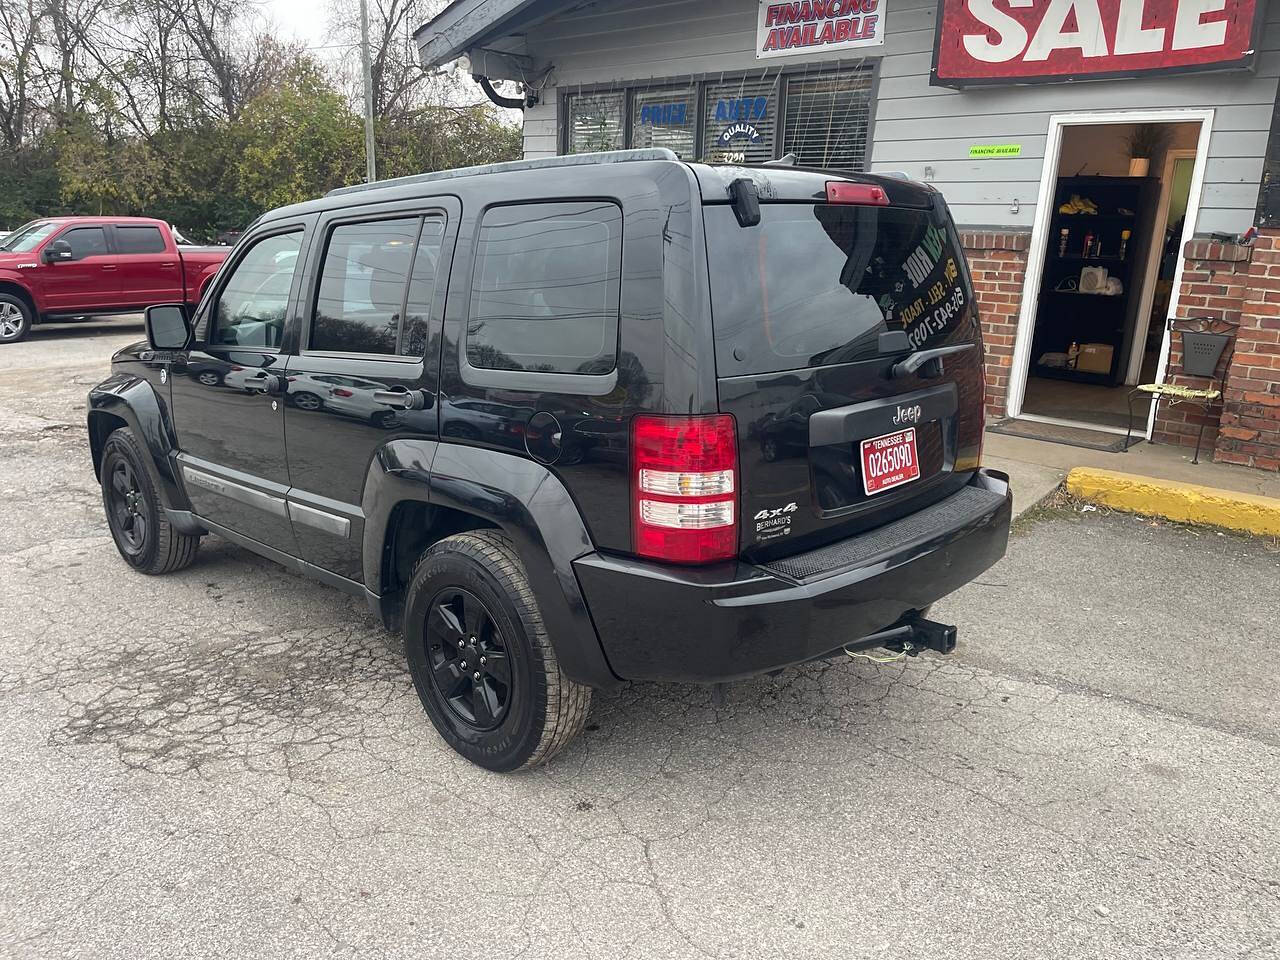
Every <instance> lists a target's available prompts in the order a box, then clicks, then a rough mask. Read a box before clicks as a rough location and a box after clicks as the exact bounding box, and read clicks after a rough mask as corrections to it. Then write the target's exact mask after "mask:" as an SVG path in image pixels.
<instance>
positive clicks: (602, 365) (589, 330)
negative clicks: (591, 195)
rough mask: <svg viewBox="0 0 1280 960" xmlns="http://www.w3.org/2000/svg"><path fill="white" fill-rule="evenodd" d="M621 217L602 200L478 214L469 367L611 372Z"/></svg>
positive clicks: (507, 209) (552, 371)
mask: <svg viewBox="0 0 1280 960" xmlns="http://www.w3.org/2000/svg"><path fill="white" fill-rule="evenodd" d="M621 274H622V211H621V210H620V209H619V208H618V207H617V205H615V204H612V203H609V202H607V201H595V200H593V201H584V202H574V203H536V204H518V205H514V206H505V207H493V208H491V209H489V210H488V211H486V212H485V214H484V218H483V220H482V221H481V224H480V232H479V237H478V240H477V245H476V263H475V273H474V274H473V276H472V282H471V317H470V321H469V323H468V325H467V361H468V362H469V363H470V364H471V365H472V366H473V367H487V368H489V369H493V370H531V371H537V372H545V373H587V374H599V373H608V372H609V371H610V370H612V369H613V366H614V360H615V354H616V348H617V341H618V305H619V296H620V292H621Z"/></svg>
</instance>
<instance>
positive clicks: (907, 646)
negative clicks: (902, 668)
mask: <svg viewBox="0 0 1280 960" xmlns="http://www.w3.org/2000/svg"><path fill="white" fill-rule="evenodd" d="M872 647H884V648H885V649H886V650H892V651H893V652H894V653H905V654H907V655H908V656H912V657H918V656H919V655H920V652H921V651H922V650H933V651H935V652H937V653H953V652H955V649H956V628H955V627H954V626H951V625H950V624H946V623H935V622H934V621H933V620H925V619H917V620H911V621H909V622H907V623H904V624H903V625H902V626H900V627H890V628H889V629H888V630H881V631H880V632H879V633H873V634H871V636H869V637H863V638H862V639H861V640H855V641H854V642H853V643H847V644H845V646H844V649H845V650H846V651H855V650H869V649H871V648H872Z"/></svg>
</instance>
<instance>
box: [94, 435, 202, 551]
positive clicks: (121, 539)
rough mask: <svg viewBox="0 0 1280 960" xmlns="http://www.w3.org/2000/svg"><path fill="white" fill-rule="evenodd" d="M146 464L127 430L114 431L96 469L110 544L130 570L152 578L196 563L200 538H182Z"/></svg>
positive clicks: (195, 535)
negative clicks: (113, 543) (166, 510)
mask: <svg viewBox="0 0 1280 960" xmlns="http://www.w3.org/2000/svg"><path fill="white" fill-rule="evenodd" d="M146 463H147V454H146V453H144V452H143V450H142V447H141V446H139V444H138V441H137V440H136V439H135V438H134V436H133V434H132V433H131V432H130V431H129V428H128V427H121V428H120V429H118V430H115V431H112V433H111V435H110V436H108V437H107V439H106V442H105V443H104V444H103V445H102V460H101V461H100V463H99V465H98V476H99V478H100V480H101V483H102V506H103V509H104V510H105V511H106V514H107V526H108V528H109V529H110V530H111V539H112V540H113V541H115V545H116V549H117V550H119V551H120V556H122V557H123V558H124V559H125V562H126V563H128V564H129V566H131V567H133V568H134V569H135V570H139V571H141V572H142V573H146V574H151V575H155V574H161V573H173V572H174V571H176V570H181V569H183V568H184V567H188V566H190V565H191V563H192V562H193V561H194V560H195V558H196V551H197V550H198V549H199V547H200V536H201V534H200V533H181V532H180V531H179V530H177V529H176V528H175V527H174V526H173V524H172V523H170V522H169V518H168V516H167V515H166V514H165V511H164V504H163V503H162V502H161V500H160V495H159V493H158V491H157V489H156V483H155V480H154V479H153V478H152V476H151V474H150V473H149V472H148V470H147V466H146ZM202 532H203V531H201V533H202Z"/></svg>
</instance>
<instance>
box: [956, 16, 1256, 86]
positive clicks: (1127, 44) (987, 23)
mask: <svg viewBox="0 0 1280 960" xmlns="http://www.w3.org/2000/svg"><path fill="white" fill-rule="evenodd" d="M1256 4H1257V0H1047V2H1046V0H943V12H942V22H941V23H940V24H939V29H938V32H937V40H936V46H935V49H934V68H933V82H934V83H937V84H944V85H950V86H964V85H966V84H968V83H999V82H1013V81H1016V80H1025V79H1033V78H1051V77H1052V78H1059V77H1088V76H1109V75H1112V74H1119V73H1125V74H1131V73H1135V72H1142V71H1146V70H1174V69H1176V70H1189V69H1225V68H1228V67H1244V66H1248V65H1249V63H1250V61H1251V59H1252V57H1253V50H1254V43H1253V39H1254V38H1253V33H1254V30H1255V21H1256V19H1257V18H1256V13H1257V6H1256Z"/></svg>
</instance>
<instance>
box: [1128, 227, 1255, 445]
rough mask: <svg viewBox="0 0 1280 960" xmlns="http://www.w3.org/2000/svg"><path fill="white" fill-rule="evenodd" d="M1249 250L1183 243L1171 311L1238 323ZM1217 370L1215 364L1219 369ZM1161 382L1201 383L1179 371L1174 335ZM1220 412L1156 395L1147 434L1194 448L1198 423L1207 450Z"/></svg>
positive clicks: (1179, 352)
mask: <svg viewBox="0 0 1280 960" xmlns="http://www.w3.org/2000/svg"><path fill="white" fill-rule="evenodd" d="M1251 254H1252V248H1251V247H1246V246H1241V245H1238V244H1234V243H1217V242H1212V241H1209V240H1192V241H1191V242H1190V243H1188V244H1187V246H1186V249H1185V250H1184V251H1183V256H1184V257H1185V258H1186V263H1184V264H1183V266H1182V283H1181V286H1180V287H1179V289H1178V292H1179V297H1178V310H1177V313H1176V316H1177V317H1179V318H1184V319H1185V318H1191V317H1212V318H1213V319H1215V320H1226V321H1230V322H1231V323H1239V322H1240V311H1241V307H1242V306H1243V302H1244V295H1245V285H1246V283H1247V282H1248V279H1249V260H1250V255H1251ZM1226 362H1227V357H1226V356H1225V355H1224V356H1223V358H1222V361H1221V363H1222V364H1225V363H1226ZM1221 369H1222V368H1221V367H1219V372H1221ZM1165 382H1166V383H1176V384H1180V385H1182V386H1187V387H1195V388H1201V387H1204V386H1206V383H1205V380H1204V378H1203V377H1188V376H1185V375H1184V374H1183V373H1182V338H1181V337H1180V336H1178V335H1177V334H1174V336H1173V337H1172V338H1171V339H1170V345H1169V362H1168V365H1167V366H1166V367H1165ZM1221 415H1222V404H1221V403H1217V404H1214V405H1213V406H1211V407H1210V408H1209V411H1208V412H1207V413H1205V412H1204V408H1203V407H1202V406H1199V405H1197V404H1189V403H1170V402H1169V401H1168V400H1162V401H1160V406H1159V408H1158V409H1157V411H1156V422H1155V430H1154V434H1153V437H1154V439H1155V441H1156V442H1157V443H1173V444H1181V445H1183V446H1188V447H1194V446H1195V444H1196V437H1197V436H1198V435H1199V433H1200V428H1201V426H1202V425H1203V426H1204V428H1205V433H1204V444H1203V445H1202V447H1201V449H1202V450H1203V451H1210V450H1213V449H1214V443H1215V442H1216V439H1217V434H1218V421H1219V418H1220V417H1221Z"/></svg>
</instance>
